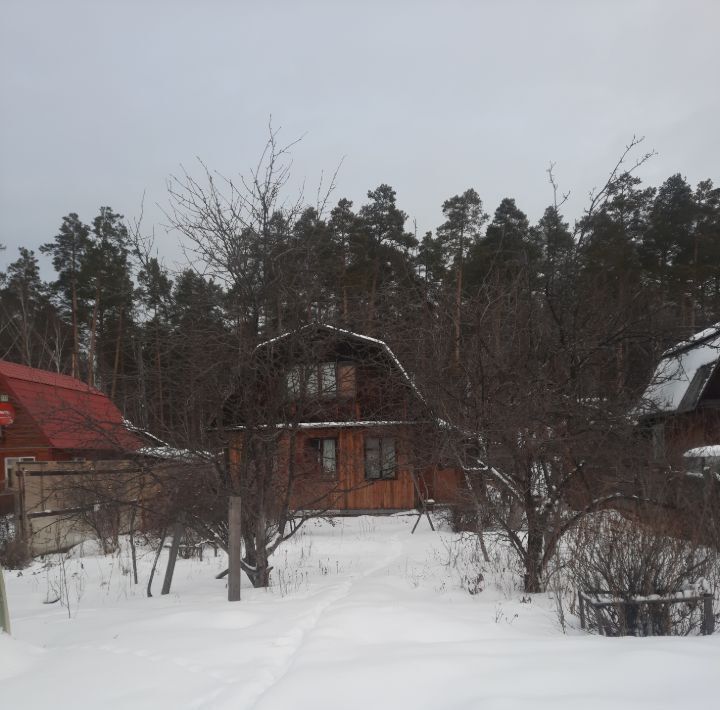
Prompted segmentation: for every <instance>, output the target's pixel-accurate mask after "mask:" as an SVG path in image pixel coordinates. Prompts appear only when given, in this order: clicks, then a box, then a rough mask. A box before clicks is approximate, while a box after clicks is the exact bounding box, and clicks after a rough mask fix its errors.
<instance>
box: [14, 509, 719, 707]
mask: <svg viewBox="0 0 720 710" xmlns="http://www.w3.org/2000/svg"><path fill="white" fill-rule="evenodd" d="M414 522H415V517H414V516H393V517H376V518H372V517H360V518H342V519H339V520H337V521H336V522H335V523H334V525H331V524H330V523H329V522H320V521H312V522H310V523H309V524H308V525H307V526H306V527H304V528H303V529H302V530H301V531H300V532H298V534H297V536H296V537H295V538H293V539H291V540H290V541H289V542H288V543H287V544H286V545H285V546H283V547H281V548H280V549H279V550H278V552H277V553H276V554H275V556H274V558H273V564H274V566H275V568H274V570H273V586H272V587H271V588H270V589H269V590H253V589H251V588H249V587H248V586H247V585H245V586H244V587H243V591H242V594H243V599H242V601H240V602H237V603H233V604H230V603H228V602H227V601H225V600H224V596H225V594H226V587H225V585H226V581H225V580H216V579H214V575H215V574H216V573H217V572H219V571H221V570H222V569H224V567H225V562H226V560H225V557H224V556H223V555H219V556H218V557H214V556H213V554H212V552H209V554H206V555H205V557H204V559H203V560H202V561H200V560H197V559H192V560H182V559H181V560H178V562H177V567H176V573H175V579H174V581H173V589H172V592H171V594H170V595H168V596H164V597H161V596H154V597H153V598H151V599H148V598H146V597H145V596H144V583H145V582H146V580H147V574H148V571H149V567H150V564H151V560H152V551H151V550H150V549H149V548H142V550H141V555H142V557H141V559H140V575H141V585H140V586H139V587H135V586H134V585H133V584H132V579H131V575H130V574H129V569H128V568H129V561H128V558H127V551H126V550H123V551H122V552H121V553H120V554H117V555H114V556H107V557H101V556H98V555H97V548H94V547H93V546H91V545H87V546H85V548H84V549H83V550H78V549H77V548H76V549H75V550H74V551H73V554H71V555H69V556H67V557H60V556H54V557H52V558H46V560H45V562H43V561H37V562H35V563H34V564H33V565H32V566H31V567H30V568H28V569H26V570H24V571H22V573H21V574H20V573H18V572H15V571H10V572H8V571H6V583H7V587H8V594H9V604H10V613H11V616H12V621H13V633H14V638H10V637H7V636H4V637H1V638H0V687H1V688H2V707H7V708H23V709H24V710H26V709H29V710H33V709H34V708H43V709H44V708H46V707H49V706H52V707H57V708H66V707H72V708H73V709H77V710H83V709H85V708H88V709H90V708H92V709H96V708H100V707H102V708H103V709H104V710H115V709H118V708H132V709H133V710H141V709H143V708H152V709H153V710H162V709H164V708H227V709H232V710H243V709H246V708H253V709H255V710H276V709H277V708H290V707H292V708H301V709H302V708H313V709H315V708H317V709H318V710H322V709H325V708H328V709H329V708H332V709H333V710H337V709H338V708H342V709H343V710H353V709H355V708H358V709H359V708H362V710H368V708H375V709H378V710H380V709H383V708H392V709H393V710H395V709H398V710H399V709H400V708H413V709H417V710H423V709H428V710H429V709H432V710H437V709H438V708H442V709H443V710H454V709H460V708H463V709H465V708H489V709H491V710H494V709H498V710H500V709H502V710H505V709H511V708H520V707H533V708H552V709H553V710H578V708H583V710H586V709H590V710H593V709H599V708H613V709H614V710H622V709H625V708H627V709H629V708H653V709H654V710H658V709H659V710H662V709H666V708H667V709H669V708H680V707H695V706H699V707H713V706H714V705H715V702H716V701H713V698H717V687H716V686H717V681H716V678H717V668H718V663H719V662H720V635H716V636H713V637H691V638H677V637H675V638H645V639H636V638H606V637H600V636H589V635H585V634H583V633H582V632H580V631H579V629H578V628H577V627H578V623H577V620H576V619H575V618H574V617H568V624H569V625H568V629H567V631H568V633H567V634H563V632H562V630H561V628H560V625H559V623H558V621H557V619H556V615H555V611H554V607H555V601H554V599H553V598H552V595H547V594H544V595H533V596H532V598H529V597H528V596H527V595H523V594H522V593H521V592H520V591H518V590H517V588H516V587H515V586H514V584H513V580H514V579H515V575H512V574H510V573H509V572H508V566H509V558H508V557H507V554H506V550H505V548H504V547H503V546H501V545H498V544H495V543H494V541H493V540H489V542H490V548H491V552H492V555H493V561H492V563H491V565H490V566H489V567H488V566H487V565H486V569H485V570H484V575H485V581H484V582H483V586H484V589H483V590H482V591H481V592H479V593H476V594H470V593H468V591H467V588H468V587H470V588H474V587H475V586H477V584H478V581H479V580H478V577H477V575H478V574H479V567H478V562H477V560H478V559H479V558H478V556H477V550H476V548H475V545H474V543H473V542H472V541H471V540H470V539H466V540H460V539H459V538H458V536H456V535H453V534H451V533H449V532H447V531H445V532H438V533H433V532H431V531H430V530H429V526H427V524H426V523H425V521H421V524H420V527H419V528H418V531H417V532H416V534H415V535H410V534H409V531H410V527H411V526H412V524H413V523H414ZM164 559H165V558H164V557H163V558H161V564H162V562H164ZM60 560H63V561H64V562H63V564H59V561H60ZM63 580H64V581H65V583H64V584H63ZM244 581H246V580H244ZM161 584H162V569H161V574H160V578H159V579H156V581H155V585H154V586H155V590H156V591H155V593H156V594H159V589H160V586H161ZM62 589H67V590H68V592H69V593H63V594H61V596H62V597H63V599H62V600H61V601H60V602H57V603H55V604H44V603H43V602H44V601H47V600H48V599H52V598H53V597H54V596H56V595H57V594H58V592H59V591H62ZM68 604H69V609H68Z"/></svg>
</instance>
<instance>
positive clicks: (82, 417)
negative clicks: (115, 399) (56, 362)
mask: <svg viewBox="0 0 720 710" xmlns="http://www.w3.org/2000/svg"><path fill="white" fill-rule="evenodd" d="M0 384H1V385H2V386H3V387H4V388H6V389H7V392H6V394H8V395H9V396H10V400H11V401H12V402H13V403H14V404H15V406H16V407H17V408H22V409H24V410H25V411H26V412H27V413H28V414H29V415H30V417H32V419H33V420H34V422H35V423H36V424H37V426H38V427H39V428H40V430H41V431H42V434H43V436H44V437H45V438H46V439H47V440H48V443H49V444H50V446H52V447H55V448H58V449H76V450H93V451H127V450H130V451H135V450H137V449H138V448H140V447H141V446H142V445H143V443H142V442H141V440H140V439H139V438H138V437H137V436H136V435H135V434H133V433H132V432H130V431H128V429H127V426H126V425H125V422H124V420H123V417H122V414H121V413H120V410H118V408H117V407H116V406H115V405H114V404H113V403H112V402H111V401H110V398H109V397H108V396H107V395H105V394H103V393H102V392H100V391H99V390H96V389H95V388H93V387H89V386H88V385H86V384H85V383H84V382H80V380H76V379H75V378H74V377H68V376H67V375H59V374H57V373H55V372H48V371H47V370H37V369H35V368H33V367H26V366H25V365H17V364H16V363H12V362H7V361H5V360H0Z"/></svg>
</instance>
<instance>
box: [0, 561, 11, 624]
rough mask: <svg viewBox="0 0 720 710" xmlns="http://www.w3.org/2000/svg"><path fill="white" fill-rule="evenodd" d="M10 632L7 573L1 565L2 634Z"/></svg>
mask: <svg viewBox="0 0 720 710" xmlns="http://www.w3.org/2000/svg"><path fill="white" fill-rule="evenodd" d="M3 631H4V632H5V633H7V634H9V633H10V612H9V611H8V605H7V593H6V591H5V575H4V573H3V568H2V565H0V634H1V633H2V632H3Z"/></svg>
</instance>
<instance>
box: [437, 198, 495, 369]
mask: <svg viewBox="0 0 720 710" xmlns="http://www.w3.org/2000/svg"><path fill="white" fill-rule="evenodd" d="M482 207H483V205H482V200H481V199H480V196H479V195H478V194H477V192H475V190H473V189H472V188H470V189H469V190H466V191H465V192H463V194H462V195H455V196H454V197H451V198H450V199H448V200H445V202H443V206H442V211H443V215H445V222H443V224H441V225H440V226H439V227H438V230H437V235H438V240H439V242H440V244H441V245H442V247H443V250H444V252H445V253H446V254H447V256H448V261H451V262H452V265H453V271H454V273H455V362H456V364H459V362H460V337H461V328H462V297H463V270H464V268H465V259H466V257H467V253H468V250H469V249H470V248H471V247H473V246H476V245H477V244H478V242H479V240H480V233H481V229H482V226H483V224H484V223H485V222H486V220H487V218H488V215H487V214H485V212H483V208H482Z"/></svg>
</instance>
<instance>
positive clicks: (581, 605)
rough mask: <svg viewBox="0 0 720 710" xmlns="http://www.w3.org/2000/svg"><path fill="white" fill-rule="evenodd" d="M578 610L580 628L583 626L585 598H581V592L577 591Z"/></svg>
mask: <svg viewBox="0 0 720 710" xmlns="http://www.w3.org/2000/svg"><path fill="white" fill-rule="evenodd" d="M578 610H579V611H580V628H581V629H584V628H585V600H584V599H583V593H582V592H579V593H578Z"/></svg>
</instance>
